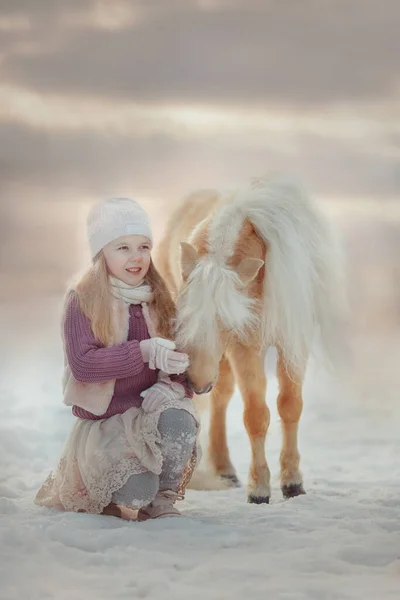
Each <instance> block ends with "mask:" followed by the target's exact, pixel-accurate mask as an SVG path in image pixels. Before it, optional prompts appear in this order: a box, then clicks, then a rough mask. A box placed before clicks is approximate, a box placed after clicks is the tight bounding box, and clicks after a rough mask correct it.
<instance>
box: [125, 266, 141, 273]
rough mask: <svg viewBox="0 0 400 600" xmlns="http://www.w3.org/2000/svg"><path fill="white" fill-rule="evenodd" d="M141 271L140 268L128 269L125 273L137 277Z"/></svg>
mask: <svg viewBox="0 0 400 600" xmlns="http://www.w3.org/2000/svg"><path fill="white" fill-rule="evenodd" d="M141 270H142V268H141V267H130V268H129V269H126V271H128V273H131V274H132V275H138V273H140V271H141Z"/></svg>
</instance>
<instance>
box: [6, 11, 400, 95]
mask: <svg viewBox="0 0 400 600" xmlns="http://www.w3.org/2000/svg"><path fill="white" fill-rule="evenodd" d="M50 4H51V3H47V2H44V1H42V2H40V3H39V4H38V8H37V10H38V12H37V14H36V20H35V23H36V27H38V28H39V30H38V31H39V33H38V34H36V33H35V28H33V30H32V32H31V34H30V35H31V36H33V39H35V35H36V36H37V37H36V43H37V44H38V49H36V50H35V49H33V50H32V51H25V52H20V51H12V50H11V51H10V52H9V53H6V56H5V57H4V60H3V64H2V74H3V79H4V80H5V81H8V82H11V83H13V84H18V85H23V86H25V87H27V88H30V89H35V90H40V91H42V92H43V93H46V92H59V93H63V94H66V95H67V94H70V95H89V96H90V95H93V96H102V97H112V98H119V99H121V98H124V99H130V100H132V101H133V100H134V101H136V102H160V103H162V102H185V103H188V102H195V103H203V102H207V103H209V102H214V103H223V104H247V105H249V104H258V105H260V104H263V103H264V104H265V103H267V104H271V105H273V104H279V105H286V106H292V107H296V106H299V105H316V104H326V103H335V102H357V101H360V100H363V101H365V100H366V99H369V100H376V99H377V98H381V97H396V94H397V93H398V83H399V77H398V73H399V71H400V69H399V66H400V55H399V52H398V31H399V25H400V5H399V3H398V2H397V0H389V1H387V2H385V4H384V8H382V7H381V4H380V2H378V1H377V0H349V1H347V2H344V1H338V2H333V1H332V2H331V1H329V0H327V1H325V2H317V1H316V0H305V1H304V2H301V3H300V2H299V3H295V2H272V1H271V2H265V3H250V4H248V5H247V4H246V6H245V7H244V5H243V4H242V3H222V4H220V5H218V4H217V6H216V7H214V9H213V10H211V9H208V10H205V9H204V6H206V5H204V4H203V8H199V6H201V3H197V6H196V5H194V4H183V3H171V4H170V5H169V4H168V6H167V4H165V3H158V4H153V3H149V4H147V3H127V6H128V7H131V8H132V7H134V8H135V9H136V10H137V11H138V18H137V19H136V20H135V19H133V21H132V20H130V19H129V18H128V16H127V17H126V26H124V20H123V19H122V20H121V21H120V23H119V26H118V27H115V28H112V27H110V28H109V29H107V28H104V27H102V26H100V25H99V24H98V25H97V26H96V22H97V21H94V20H93V22H91V21H90V19H89V20H87V19H86V20H85V19H84V14H85V13H84V10H89V9H90V6H92V8H93V6H96V3H92V4H90V3H86V4H85V5H83V6H81V7H80V6H79V4H80V3H78V2H74V3H72V4H71V6H70V3H69V2H67V1H66V0H65V2H64V4H63V3H57V6H58V8H59V11H64V12H63V14H64V13H65V12H66V11H67V12H69V14H70V17H71V15H73V14H74V11H75V18H74V19H72V20H71V18H70V19H69V20H68V19H65V18H64V22H66V23H67V25H63V20H62V19H60V18H57V15H56V14H55V13H54V8H53V11H50V15H52V17H49V15H47V16H45V15H46V10H45V8H47V7H48V6H49V5H50ZM125 4H126V3H125ZM20 5H24V6H25V9H26V6H27V3H20ZM97 5H98V3H97ZM167 8H168V10H166V9H167ZM21 10H23V8H21ZM132 10H133V9H132ZM35 11H36V3H35ZM79 11H81V12H79ZM80 14H81V23H80V22H79V18H80V17H79V15H80ZM64 17H65V15H64ZM50 18H52V19H53V20H54V22H55V23H56V25H55V31H53V33H52V34H51V31H50V34H51V35H50V36H49V40H50V41H49V43H48V46H47V47H46V45H43V29H42V28H40V23H41V22H42V21H41V19H44V20H45V22H46V23H47V24H48V22H49V19H50ZM110 18H111V17H110ZM106 21H107V19H106V18H105V22H106ZM31 39H32V37H31Z"/></svg>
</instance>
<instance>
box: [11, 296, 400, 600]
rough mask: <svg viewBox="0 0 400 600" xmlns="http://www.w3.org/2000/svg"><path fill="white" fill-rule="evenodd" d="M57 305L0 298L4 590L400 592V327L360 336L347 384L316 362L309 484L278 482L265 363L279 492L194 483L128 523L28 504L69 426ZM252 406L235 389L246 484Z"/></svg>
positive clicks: (276, 436)
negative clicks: (172, 508) (293, 493)
mask: <svg viewBox="0 0 400 600" xmlns="http://www.w3.org/2000/svg"><path fill="white" fill-rule="evenodd" d="M58 318H59V302H58V301H53V300H49V301H47V303H46V304H45V306H44V307H43V303H42V302H37V303H35V302H32V303H31V304H30V306H29V307H28V306H27V305H25V304H24V303H22V302H21V303H19V304H14V305H13V306H7V305H3V306H2V307H1V313H0V330H1V339H2V341H3V344H2V346H1V350H0V372H1V379H0V381H1V383H0V402H1V420H0V552H1V561H0V582H1V583H0V586H1V587H0V598H1V600H12V599H18V600H25V599H28V600H36V599H38V600H39V599H40V600H43V599H52V598H56V599H57V600H63V599H64V598H65V599H67V598H68V599H73V600H80V599H82V600H83V599H85V600H87V598H96V599H97V600H102V599H115V600H119V599H124V598H149V599H151V598H161V597H162V598H163V599H164V600H169V599H174V600H180V599H181V598H190V599H191V600H197V599H203V598H205V597H209V598H212V599H218V600H222V599H225V598H229V599H230V600H233V599H236V598H238V599H239V598H240V599H242V598H244V597H247V596H248V597H250V598H252V599H254V600H257V599H258V598H260V599H261V598H262V599H263V600H264V599H266V598H270V599H272V600H336V599H337V600H347V599H354V598H357V599H359V598H362V599H363V600H366V599H371V600H372V599H373V600H376V599H378V598H379V600H387V599H392V598H393V599H394V598H396V599H397V598H399V595H400V518H399V516H400V494H399V489H400V461H399V456H400V436H399V433H398V432H399V416H400V406H399V403H398V389H399V388H398V383H399V377H398V373H397V371H396V369H395V368H393V366H394V367H395V366H396V362H395V356H396V355H397V356H399V355H400V353H399V349H400V348H399V345H400V344H399V340H400V335H398V334H397V335H395V334H394V333H392V334H391V335H390V336H389V335H385V336H381V337H380V338H379V337H377V338H376V339H372V338H371V337H368V338H365V339H363V340H361V343H359V344H358V345H357V352H356V363H355V364H354V365H353V367H352V369H353V372H354V373H356V375H357V376H356V377H353V378H352V380H351V382H350V381H349V382H346V384H344V382H342V383H341V384H338V383H335V382H332V381H331V380H329V379H328V378H327V377H326V376H324V375H322V374H321V373H318V372H317V371H315V370H314V369H313V368H312V367H311V368H310V372H309V375H308V377H307V380H306V383H305V389H304V398H305V407H304V414H303V418H302V421H301V429H300V449H301V454H302V470H303V473H304V478H305V486H306V490H307V495H306V496H302V497H298V498H295V499H292V500H289V501H283V500H282V497H281V494H280V492H279V478H278V459H279V450H280V426H279V419H278V416H277V412H276V406H275V397H276V381H275V379H274V377H273V376H270V377H269V388H268V401H269V406H270V408H271V411H272V419H271V427H270V431H269V436H268V442H267V451H268V460H269V464H270V467H271V471H272V473H273V481H272V484H273V495H272V502H271V504H270V505H269V506H256V505H249V504H247V503H246V489H245V486H243V487H242V488H239V489H234V490H226V491H214V492H212V491H207V492H200V491H194V490H189V491H188V492H187V497H186V500H185V501H184V502H182V503H181V504H180V508H181V509H182V511H183V513H184V515H185V518H182V519H166V520H159V521H148V522H145V523H129V522H123V521H120V520H118V519H115V518H113V517H102V516H95V515H82V514H72V513H59V512H55V511H50V510H46V509H43V508H39V507H37V506H35V505H34V504H33V497H34V495H35V493H36V490H37V489H38V487H39V486H40V484H41V483H42V482H43V479H44V478H45V476H47V474H48V471H49V469H50V468H51V467H52V466H53V465H54V464H55V462H56V460H57V457H58V455H59V453H60V451H61V448H62V444H63V441H64V439H65V437H66V434H67V432H68V430H69V428H70V426H71V423H72V416H71V415H70V411H69V410H68V409H67V408H66V407H64V406H63V405H62V402H61V396H60V375H61V364H62V363H61V347H60V343H59V323H58ZM269 358H270V361H271V362H272V363H273V356H271V357H269ZM268 371H271V368H270V365H269V366H268ZM241 413H242V406H241V401H240V397H239V396H238V395H237V394H236V395H235V397H234V399H233V401H232V403H231V406H230V409H229V444H230V448H231V454H232V458H233V461H234V464H235V465H236V466H237V469H238V473H239V475H240V478H241V480H242V482H244V483H245V481H246V472H247V469H248V464H249V444H248V440H247V437H246V434H245V432H244V428H243V424H242V414H241Z"/></svg>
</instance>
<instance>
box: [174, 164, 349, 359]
mask: <svg viewBox="0 0 400 600" xmlns="http://www.w3.org/2000/svg"><path fill="white" fill-rule="evenodd" d="M245 220H248V221H250V222H251V223H252V224H253V226H254V228H255V230H256V231H257V233H258V234H259V236H260V237H261V238H262V239H263V240H264V242H265V243H266V246H267V252H266V257H265V261H266V269H265V280H264V290H263V299H262V309H261V322H260V323H257V322H256V316H255V312H254V302H253V301H252V300H251V299H250V298H248V297H247V296H246V295H245V293H244V292H243V291H242V290H241V289H240V287H239V283H240V282H239V278H238V276H237V274H236V273H235V272H234V271H232V270H231V269H229V268H228V267H227V266H226V261H227V259H228V258H229V257H230V256H232V254H233V252H234V249H235V244H236V241H237V238H238V235H239V232H240V230H241V228H242V226H243V223H244V221H245ZM343 290H344V286H343V281H342V257H341V253H340V251H339V246H338V244H337V242H336V240H335V237H334V234H333V231H332V230H331V228H330V225H329V222H328V221H327V220H326V219H325V217H324V216H323V215H322V213H321V212H320V211H319V209H318V207H317V206H316V205H315V204H314V203H313V202H312V201H311V200H310V198H309V197H308V196H307V194H306V193H305V192H304V191H303V190H302V189H301V188H300V187H299V186H298V185H297V184H295V183H293V182H291V181H289V180H287V179H286V178H282V177H279V176H278V177H274V178H271V179H265V180H263V179H261V180H257V181H253V182H252V183H251V184H250V185H248V186H246V187H245V188H242V189H239V190H237V191H236V193H235V194H233V195H231V196H230V197H229V198H227V199H226V201H225V202H224V203H222V205H221V206H220V208H219V209H218V210H217V212H216V213H215V215H214V216H213V217H212V219H211V221H210V225H209V228H208V254H206V255H205V257H204V258H201V259H200V260H199V261H198V263H197V265H196V267H195V269H194V270H193V272H192V274H191V276H190V278H189V281H188V282H187V286H186V289H185V291H184V293H183V295H182V296H181V297H180V299H179V303H178V337H179V336H180V338H181V340H182V341H186V342H190V343H192V344H193V342H195V343H196V344H197V345H202V346H203V347H210V345H212V344H214V343H215V342H216V339H217V337H216V336H217V335H218V332H217V324H218V323H221V324H222V326H223V327H224V328H225V329H228V330H234V331H235V333H236V334H239V335H240V334H241V333H243V332H244V330H245V329H247V328H248V327H249V326H253V327H254V326H257V327H261V332H262V339H263V345H264V347H268V346H271V345H276V346H279V348H280V349H281V350H282V352H283V355H284V358H285V360H286V362H287V363H288V365H290V366H291V367H293V368H295V369H303V368H304V367H305V364H306V362H307V360H308V356H309V353H310V352H311V351H312V349H313V344H314V342H315V340H316V334H317V333H318V332H319V341H320V349H321V350H323V351H324V356H325V357H327V358H328V359H330V360H332V359H335V358H336V357H335V356H334V352H335V349H336V348H337V345H336V343H335V342H336V341H337V333H338V331H339V327H340V324H341V318H342V315H343V310H344V307H345V300H344V294H343Z"/></svg>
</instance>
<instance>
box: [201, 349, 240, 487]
mask: <svg viewBox="0 0 400 600" xmlns="http://www.w3.org/2000/svg"><path fill="white" fill-rule="evenodd" d="M234 389H235V381H234V378H233V373H232V369H231V367H230V364H229V362H228V360H227V359H226V358H225V357H223V358H222V360H221V362H220V365H219V377H218V381H217V383H216V385H215V386H214V388H213V389H212V391H211V396H210V428H209V447H208V457H209V460H210V463H211V464H212V466H213V468H214V470H215V472H216V473H217V474H218V475H220V476H221V477H222V478H224V479H225V480H226V481H227V483H228V484H230V485H232V486H238V485H239V480H238V478H237V475H236V471H235V468H234V467H233V465H232V463H231V459H230V456H229V449H228V442H227V436H226V409H227V408H228V404H229V401H230V400H231V398H232V395H233V392H234Z"/></svg>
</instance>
